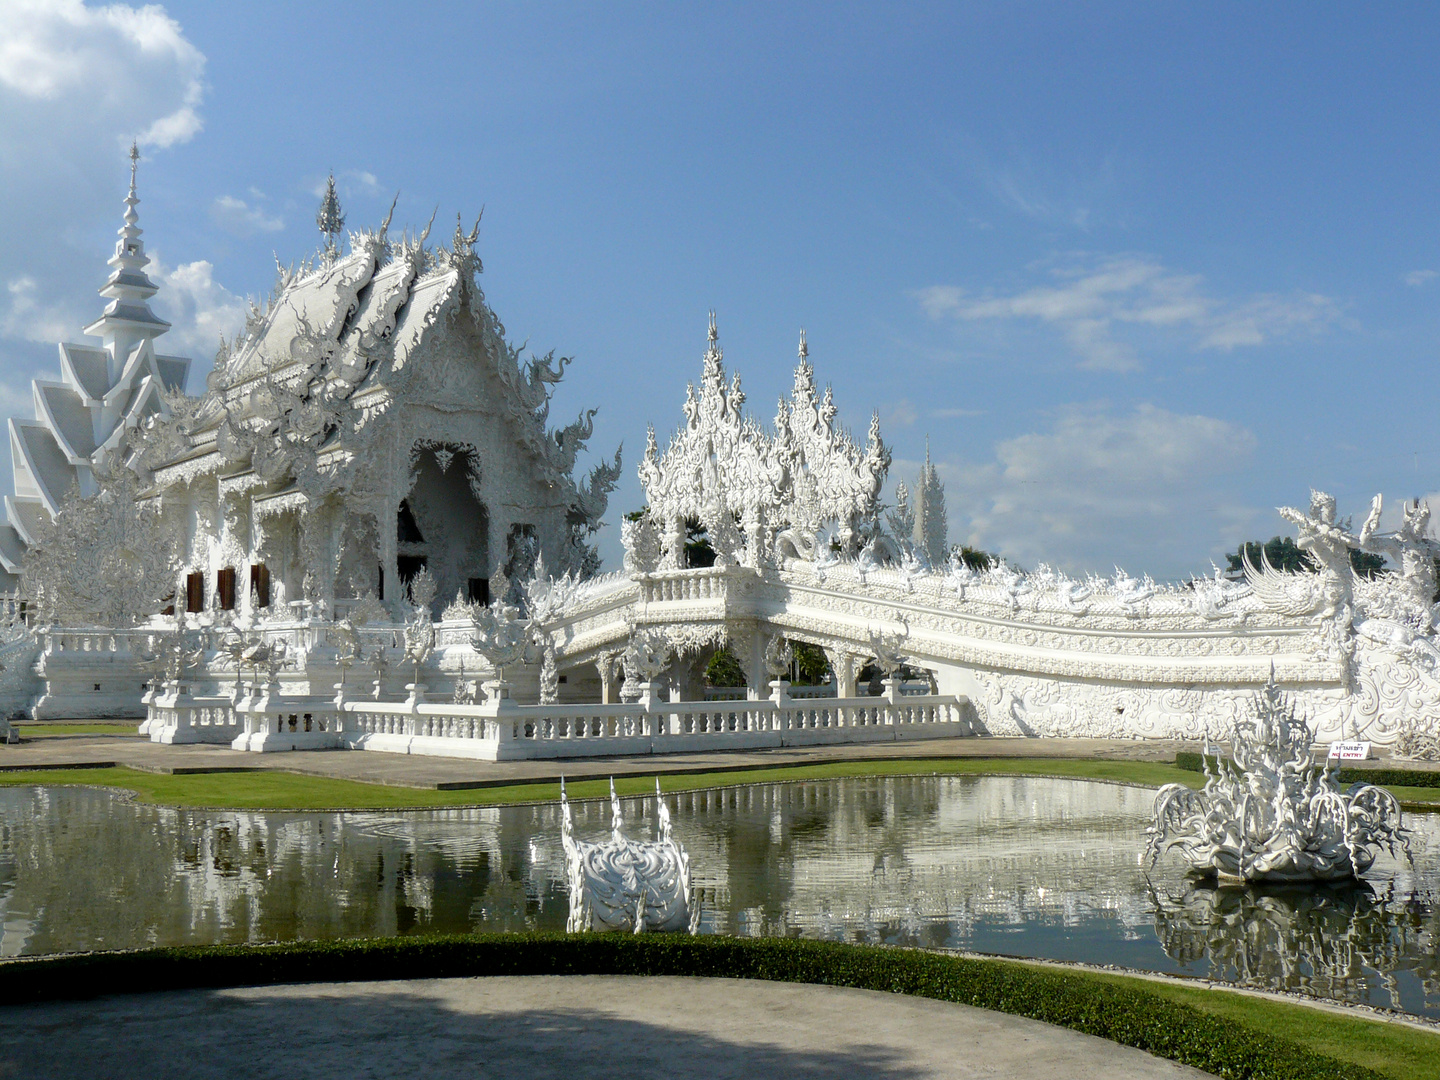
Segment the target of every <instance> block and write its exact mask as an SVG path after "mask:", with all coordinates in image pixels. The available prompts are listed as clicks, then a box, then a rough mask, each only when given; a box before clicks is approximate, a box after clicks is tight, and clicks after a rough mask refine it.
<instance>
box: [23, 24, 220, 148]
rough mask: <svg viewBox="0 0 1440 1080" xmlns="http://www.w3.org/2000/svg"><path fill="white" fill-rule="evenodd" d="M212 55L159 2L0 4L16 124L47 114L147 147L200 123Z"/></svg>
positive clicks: (185, 135) (178, 138) (178, 137)
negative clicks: (135, 140)
mask: <svg viewBox="0 0 1440 1080" xmlns="http://www.w3.org/2000/svg"><path fill="white" fill-rule="evenodd" d="M204 72H205V57H204V55H203V54H202V53H201V52H200V50H199V49H197V48H195V46H194V45H192V44H191V43H190V42H189V41H187V40H186V38H185V35H184V33H183V32H182V31H181V29H180V24H179V23H177V22H176V21H175V20H174V19H172V18H170V17H169V16H168V15H166V14H165V10H164V9H163V8H161V7H158V6H155V5H146V6H145V7H141V8H133V7H129V6H127V5H125V4H111V5H108V6H106V7H87V6H85V5H84V4H83V3H80V2H79V0H6V2H5V3H4V4H3V5H0V89H3V91H6V93H4V94H0V101H4V100H5V99H7V98H8V99H9V101H8V103H7V104H6V107H5V108H4V109H3V110H0V112H3V113H4V114H5V115H6V116H8V118H9V119H8V121H4V122H0V131H4V129H6V128H10V129H11V131H12V133H13V130H14V129H15V128H17V127H20V126H22V125H26V121H33V120H35V119H38V118H42V117H43V118H45V119H47V120H51V121H53V120H55V119H57V118H58V119H60V120H62V122H65V123H66V124H67V125H77V126H90V127H93V126H105V127H108V128H110V133H111V134H112V135H115V136H120V137H122V138H123V137H126V136H128V137H131V138H138V139H139V140H140V142H141V143H142V144H144V145H148V146H156V147H165V146H172V145H174V144H175V143H179V142H185V141H186V140H188V139H190V138H191V137H193V136H194V135H195V133H196V132H198V131H199V130H200V128H201V120H200V116H199V113H198V111H197V110H198V108H199V105H200V101H201V98H202V97H203V96H204V92H205V87H204V83H203V81H202V79H203V75H204Z"/></svg>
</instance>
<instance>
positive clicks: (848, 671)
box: [825, 648, 855, 698]
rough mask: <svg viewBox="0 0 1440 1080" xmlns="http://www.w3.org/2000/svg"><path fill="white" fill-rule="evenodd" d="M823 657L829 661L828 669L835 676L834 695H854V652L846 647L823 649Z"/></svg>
mask: <svg viewBox="0 0 1440 1080" xmlns="http://www.w3.org/2000/svg"><path fill="white" fill-rule="evenodd" d="M825 659H827V660H829V661H830V670H831V671H832V672H833V673H834V676H835V696H836V697H842V698H845V697H854V696H855V654H854V653H852V652H850V651H849V650H847V649H830V648H827V649H826V650H825Z"/></svg>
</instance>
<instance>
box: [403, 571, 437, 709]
mask: <svg viewBox="0 0 1440 1080" xmlns="http://www.w3.org/2000/svg"><path fill="white" fill-rule="evenodd" d="M434 599H435V579H434V578H433V577H431V576H430V571H429V570H425V569H423V568H422V569H421V570H420V572H419V573H418V574H416V575H415V576H414V577H413V578H411V579H410V604H411V614H410V618H408V619H406V620H405V660H406V661H407V662H408V663H410V664H412V665H414V681H413V682H412V683H411V686H410V689H411V691H412V693H416V694H418V693H419V692H420V665H421V664H423V663H425V661H426V660H427V659H429V657H430V653H431V651H432V650H433V649H434V648H435V623H434V622H433V621H432V620H431V617H430V603H431V601H433V600H434Z"/></svg>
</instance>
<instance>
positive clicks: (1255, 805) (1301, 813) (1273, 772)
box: [1148, 678, 1408, 883]
mask: <svg viewBox="0 0 1440 1080" xmlns="http://www.w3.org/2000/svg"><path fill="white" fill-rule="evenodd" d="M1231 754H1232V756H1233V758H1234V764H1233V766H1232V765H1230V764H1229V763H1227V762H1224V761H1219V762H1218V763H1217V765H1216V768H1215V769H1214V770H1213V771H1212V769H1211V768H1210V761H1209V759H1210V757H1211V756H1215V757H1217V758H1218V756H1219V755H1218V752H1217V751H1216V749H1215V748H1214V747H1212V746H1210V745H1209V743H1208V742H1207V744H1206V747H1205V763H1204V764H1205V788H1204V790H1203V791H1193V790H1191V789H1190V788H1188V787H1185V786H1184V785H1183V784H1166V785H1165V786H1164V787H1163V788H1161V789H1160V791H1159V793H1158V794H1157V795H1156V796H1155V824H1154V825H1152V826H1151V827H1150V829H1149V830H1148V831H1149V834H1150V844H1149V855H1150V860H1151V863H1152V865H1153V863H1154V862H1155V860H1156V859H1158V858H1159V857H1160V856H1161V855H1162V854H1163V853H1165V852H1168V851H1172V850H1173V851H1178V852H1179V853H1180V855H1181V856H1182V857H1183V858H1184V859H1185V860H1186V861H1187V862H1188V863H1189V864H1190V866H1191V868H1192V869H1194V870H1195V871H1198V872H1199V873H1200V874H1202V875H1204V876H1206V877H1211V876H1213V877H1217V878H1219V880H1220V881H1221V883H1225V882H1227V881H1231V882H1235V881H1243V882H1299V881H1343V880H1347V879H1351V878H1357V877H1359V876H1360V875H1361V874H1363V873H1364V872H1365V871H1366V870H1368V869H1369V868H1370V865H1371V863H1373V862H1374V861H1375V856H1376V855H1377V854H1378V853H1379V850H1380V848H1381V847H1387V848H1389V850H1390V852H1391V854H1392V855H1393V854H1396V853H1397V848H1399V849H1400V850H1404V851H1406V852H1407V854H1408V846H1407V843H1406V833H1405V830H1404V829H1403V828H1402V827H1401V824H1400V805H1399V803H1397V802H1396V801H1395V797H1394V796H1393V795H1391V794H1390V793H1389V792H1388V791H1386V790H1385V789H1384V788H1379V787H1375V786H1374V785H1372V784H1354V785H1352V786H1351V787H1350V789H1349V790H1348V791H1341V790H1340V785H1339V783H1338V782H1337V781H1336V779H1335V774H1334V773H1333V772H1332V771H1331V770H1330V769H1328V768H1325V769H1321V768H1319V767H1318V766H1316V765H1315V763H1314V762H1313V761H1312V760H1311V757H1310V732H1309V730H1308V729H1307V728H1306V726H1305V724H1304V723H1303V722H1301V721H1298V720H1296V719H1295V716H1294V711H1293V708H1292V707H1291V706H1290V705H1289V704H1288V703H1287V702H1286V701H1285V699H1284V695H1283V694H1281V692H1280V689H1279V687H1277V686H1276V685H1275V681H1274V679H1273V678H1272V679H1271V680H1270V682H1268V683H1267V684H1266V685H1265V688H1264V689H1263V690H1261V691H1260V693H1258V694H1257V695H1256V696H1255V718H1254V722H1253V723H1251V724H1248V725H1247V724H1244V723H1243V722H1242V723H1238V724H1237V725H1236V728H1235V733H1234V736H1233V739H1232V743H1231Z"/></svg>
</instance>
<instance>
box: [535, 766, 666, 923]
mask: <svg viewBox="0 0 1440 1080" xmlns="http://www.w3.org/2000/svg"><path fill="white" fill-rule="evenodd" d="M655 804H656V817H657V819H658V829H657V831H658V834H659V835H658V838H657V839H656V840H654V841H650V842H647V841H642V840H630V839H627V838H626V836H625V833H624V826H625V819H624V816H623V814H622V813H621V810H620V800H619V798H617V797H616V795H615V781H614V780H613V779H612V780H611V781H610V839H609V840H602V841H600V842H599V843H591V842H589V841H586V840H577V839H576V838H575V829H574V822H573V820H572V818H571V815H570V802H569V799H567V798H566V795H565V781H564V779H563V778H562V779H561V781H560V829H561V832H560V840H561V843H562V844H563V845H564V848H565V865H566V869H567V871H568V876H569V883H570V919H569V923H568V929H569V931H570V932H571V933H572V934H574V933H579V932H580V931H583V930H628V931H630V932H632V933H636V934H639V933H641V932H643V931H646V930H662V931H672V932H674V931H686V930H690V929H691V928H692V927H691V911H690V856H689V855H688V854H686V852H685V849H684V848H683V847H682V846H681V845H680V844H679V842H678V841H676V839H675V837H674V835H673V834H672V832H671V826H670V808H669V807H668V806H666V805H665V800H664V798H663V797H662V796H661V794H660V781H659V780H658V779H657V780H656V781H655Z"/></svg>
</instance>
